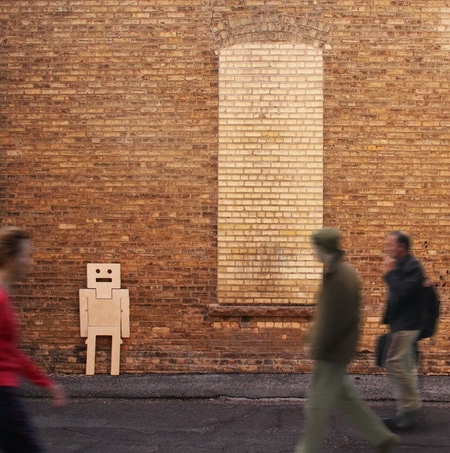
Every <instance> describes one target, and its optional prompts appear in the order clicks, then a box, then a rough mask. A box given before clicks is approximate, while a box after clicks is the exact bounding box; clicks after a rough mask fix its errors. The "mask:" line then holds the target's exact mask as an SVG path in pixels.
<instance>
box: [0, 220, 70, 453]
mask: <svg viewBox="0 0 450 453" xmlns="http://www.w3.org/2000/svg"><path fill="white" fill-rule="evenodd" d="M30 252H31V237H30V235H29V234H28V233H27V232H25V231H24V230H22V229H20V228H15V227H5V228H1V229H0V450H1V451H3V452H5V453H38V452H43V451H44V448H43V446H42V445H41V444H40V442H39V441H38V439H37V436H36V432H35V428H34V426H33V425H32V423H31V421H30V417H29V414H28V411H27V409H26V407H25V405H24V402H23V401H22V398H21V397H20V396H19V392H18V387H19V385H20V382H21V379H22V378H25V379H27V380H29V381H30V382H32V383H34V384H37V385H39V386H41V387H45V388H46V389H48V391H49V393H50V395H51V396H52V398H53V403H54V405H55V406H57V407H61V406H64V405H65V404H66V403H67V397H66V394H65V392H64V390H63V388H62V387H61V386H60V385H59V384H57V383H56V382H54V381H53V380H52V379H50V378H49V377H48V376H46V374H45V373H44V372H43V371H42V370H40V369H39V368H38V367H37V366H36V365H35V364H34V363H33V361H32V360H31V359H29V358H28V357H27V356H26V355H25V354H24V353H23V352H22V351H21V350H20V349H19V348H18V346H17V342H18V325H17V320H16V316H15V313H14V310H13V306H12V298H11V296H10V293H9V287H10V285H12V284H13V283H14V282H16V281H18V280H20V279H22V278H23V277H24V276H25V273H26V271H27V269H28V268H29V267H30V265H31V258H30Z"/></svg>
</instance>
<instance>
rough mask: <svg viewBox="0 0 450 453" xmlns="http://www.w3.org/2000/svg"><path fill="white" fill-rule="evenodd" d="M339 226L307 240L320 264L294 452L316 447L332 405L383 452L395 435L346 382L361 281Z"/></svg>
mask: <svg viewBox="0 0 450 453" xmlns="http://www.w3.org/2000/svg"><path fill="white" fill-rule="evenodd" d="M340 239H341V234H340V231H339V230H337V229H335V228H322V229H320V230H319V231H317V232H316V233H314V234H313V237H312V240H313V244H314V246H315V250H316V253H317V257H318V259H319V260H320V261H321V262H322V263H323V264H324V275H323V283H322V287H321V289H320V292H319V297H318V302H317V312H316V316H315V323H314V325H313V328H312V329H311V333H310V356H311V358H312V359H313V360H314V361H315V365H314V373H313V376H312V381H311V385H310V387H309V390H308V400H307V403H306V407H305V415H306V427H305V432H304V436H303V438H302V439H301V441H300V443H299V444H298V446H297V449H296V453H317V452H319V451H320V450H321V445H322V442H323V439H324V437H325V435H326V429H327V425H328V420H329V418H330V414H331V411H332V409H333V408H334V407H335V406H337V407H339V409H341V410H342V411H343V412H344V413H345V414H347V416H348V417H349V418H350V419H351V420H352V421H353V423H354V424H355V425H356V426H357V428H358V429H359V430H360V431H361V432H362V433H363V434H364V435H365V436H366V438H367V439H368V440H369V441H370V442H371V443H373V444H374V445H375V446H376V447H377V451H378V452H387V451H389V449H390V447H391V446H392V445H393V444H394V443H396V442H397V441H398V440H399V439H398V437H397V436H396V435H395V434H393V433H392V432H391V431H390V430H389V429H387V428H386V426H385V425H384V424H383V422H382V421H381V419H380V418H378V416H377V415H376V414H375V413H374V412H373V411H372V410H371V409H370V408H369V407H367V406H366V405H365V403H364V402H363V401H362V399H361V398H360V397H359V395H358V394H357V392H356V391H355V390H354V388H353V387H352V386H351V384H350V382H349V380H348V378H347V376H346V369H347V366H348V364H349V362H350V360H351V359H352V357H353V354H354V352H355V349H356V344H357V341H358V331H359V318H360V315H359V310H360V304H361V289H360V281H359V278H358V275H357V273H356V271H355V269H354V268H353V267H352V266H350V264H348V263H346V262H345V261H344V259H343V255H344V252H343V251H342V250H341V249H340Z"/></svg>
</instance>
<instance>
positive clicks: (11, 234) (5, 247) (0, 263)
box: [0, 227, 31, 268]
mask: <svg viewBox="0 0 450 453" xmlns="http://www.w3.org/2000/svg"><path fill="white" fill-rule="evenodd" d="M29 239H31V235H30V234H29V233H27V232H26V231H25V230H22V229H21V228H18V227H3V228H0V268H2V267H5V266H6V265H7V264H8V262H9V261H10V260H11V259H13V258H15V257H16V256H18V255H19V254H20V251H21V248H20V247H21V244H22V242H23V241H26V240H29Z"/></svg>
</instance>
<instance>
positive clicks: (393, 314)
mask: <svg viewBox="0 0 450 453" xmlns="http://www.w3.org/2000/svg"><path fill="white" fill-rule="evenodd" d="M423 279H424V273H423V269H422V266H421V264H420V262H419V260H418V259H417V258H415V257H414V256H412V255H407V256H406V257H405V258H403V259H401V260H399V261H397V263H396V265H395V268H394V269H393V270H392V271H390V272H387V273H386V274H385V275H384V280H385V281H386V283H387V285H388V302H387V306H386V309H385V312H384V316H383V324H388V325H389V327H390V330H391V332H398V331H400V330H420V329H421V328H422V311H421V310H422V308H421V304H420V295H421V287H422V282H423Z"/></svg>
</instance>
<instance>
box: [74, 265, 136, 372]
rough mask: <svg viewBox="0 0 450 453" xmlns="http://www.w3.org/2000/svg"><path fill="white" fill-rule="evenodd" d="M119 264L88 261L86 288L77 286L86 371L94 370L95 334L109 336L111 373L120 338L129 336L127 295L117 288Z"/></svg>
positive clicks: (115, 365)
mask: <svg viewBox="0 0 450 453" xmlns="http://www.w3.org/2000/svg"><path fill="white" fill-rule="evenodd" d="M120 285H121V282H120V264H117V263H109V264H100V263H89V264H88V265H87V287H88V288H87V289H80V329H81V336H82V337H87V340H86V345H87V356H86V374H88V375H92V374H95V343H96V338H97V336H110V337H112V342H111V374H112V375H118V374H119V369H120V345H121V344H122V338H128V337H129V336H130V297H129V293H128V290H127V289H120Z"/></svg>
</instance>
